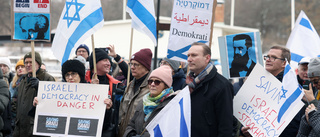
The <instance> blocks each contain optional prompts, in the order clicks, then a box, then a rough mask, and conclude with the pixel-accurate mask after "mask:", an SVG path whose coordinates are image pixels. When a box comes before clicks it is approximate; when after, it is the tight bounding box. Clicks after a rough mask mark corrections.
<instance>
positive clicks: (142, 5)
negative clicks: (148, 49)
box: [126, 0, 157, 45]
mask: <svg viewBox="0 0 320 137" xmlns="http://www.w3.org/2000/svg"><path fill="white" fill-rule="evenodd" d="M126 11H127V12H128V13H129V15H130V17H131V19H132V22H131V26H132V28H134V29H136V30H138V31H140V32H142V33H145V34H146V35H147V36H148V37H149V38H150V39H151V40H152V42H153V43H154V45H156V43H157V26H156V18H155V12H154V2H153V0H128V3H127V8H126Z"/></svg>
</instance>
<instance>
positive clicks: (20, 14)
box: [11, 0, 51, 41]
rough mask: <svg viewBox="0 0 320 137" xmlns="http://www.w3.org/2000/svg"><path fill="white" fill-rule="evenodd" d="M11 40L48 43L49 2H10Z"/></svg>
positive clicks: (47, 0)
mask: <svg viewBox="0 0 320 137" xmlns="http://www.w3.org/2000/svg"><path fill="white" fill-rule="evenodd" d="M11 5H12V8H11V9H12V12H11V13H12V15H11V22H12V23H11V24H12V25H11V28H13V29H12V31H11V38H12V39H13V40H24V41H50V33H51V32H50V29H51V28H50V24H51V23H50V0H11Z"/></svg>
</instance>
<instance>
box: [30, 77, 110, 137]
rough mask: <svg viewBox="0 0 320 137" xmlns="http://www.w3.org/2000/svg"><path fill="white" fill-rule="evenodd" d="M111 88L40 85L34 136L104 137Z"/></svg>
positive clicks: (72, 84)
mask: <svg viewBox="0 0 320 137" xmlns="http://www.w3.org/2000/svg"><path fill="white" fill-rule="evenodd" d="M108 90H109V86H108V85H97V84H82V83H78V84H75V83H66V82H46V81H40V82H39V90H38V96H37V97H38V102H39V103H38V105H37V109H36V116H35V122H34V123H35V124H34V130H33V134H35V135H48V136H53V135H55V136H57V135H59V136H69V135H73V136H101V131H102V125H103V120H104V114H105V110H106V105H105V104H104V100H105V99H106V98H108V95H107V93H108V92H107V91H108Z"/></svg>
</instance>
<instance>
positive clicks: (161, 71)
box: [148, 65, 172, 87]
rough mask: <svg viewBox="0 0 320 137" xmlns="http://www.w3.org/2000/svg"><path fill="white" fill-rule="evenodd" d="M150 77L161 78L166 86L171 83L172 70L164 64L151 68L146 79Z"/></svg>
mask: <svg viewBox="0 0 320 137" xmlns="http://www.w3.org/2000/svg"><path fill="white" fill-rule="evenodd" d="M152 77H155V78H159V79H161V80H162V81H163V82H164V83H165V84H166V85H167V86H168V87H171V85H172V71H171V68H170V67H169V66H166V65H164V66H161V67H159V68H157V69H155V70H153V71H152V72H151V74H150V76H149V78H148V80H149V79H150V78H152Z"/></svg>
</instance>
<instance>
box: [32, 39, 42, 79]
mask: <svg viewBox="0 0 320 137" xmlns="http://www.w3.org/2000/svg"><path fill="white" fill-rule="evenodd" d="M31 57H32V77H36V58H35V53H34V41H31ZM39 65H40V66H41V64H39Z"/></svg>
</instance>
